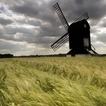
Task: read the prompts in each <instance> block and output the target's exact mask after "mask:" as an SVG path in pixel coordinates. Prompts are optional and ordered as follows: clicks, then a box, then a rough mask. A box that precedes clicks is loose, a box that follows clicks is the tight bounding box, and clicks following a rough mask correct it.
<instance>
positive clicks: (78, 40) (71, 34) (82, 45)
mask: <svg viewBox="0 0 106 106" xmlns="http://www.w3.org/2000/svg"><path fill="white" fill-rule="evenodd" d="M53 7H54V9H55V11H56V13H57V14H58V16H59V18H60V21H61V22H62V24H63V26H64V27H65V29H66V31H67V32H66V34H64V35H63V36H62V37H61V38H59V39H58V40H57V41H56V42H54V43H53V44H52V45H51V47H52V49H53V50H54V51H56V50H58V49H59V48H60V47H61V46H62V45H64V44H65V43H66V42H67V41H69V49H70V51H69V52H68V53H67V54H68V55H71V56H76V55H78V54H83V55H85V54H88V55H89V54H94V55H97V53H96V52H95V50H93V49H92V48H91V47H92V45H91V41H90V25H89V23H88V22H87V19H88V18H89V16H88V13H85V14H83V15H82V16H81V17H79V18H78V19H77V20H75V21H74V22H73V23H72V24H71V25H69V24H68V22H67V20H66V18H65V16H64V14H63V12H62V11H61V8H60V6H59V4H58V3H56V4H55V5H54V6H53Z"/></svg>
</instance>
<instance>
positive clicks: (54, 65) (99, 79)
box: [0, 57, 106, 106]
mask: <svg viewBox="0 0 106 106" xmlns="http://www.w3.org/2000/svg"><path fill="white" fill-rule="evenodd" d="M0 106H106V57H69V58H67V57H38V58H10V59H0Z"/></svg>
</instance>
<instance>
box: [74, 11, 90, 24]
mask: <svg viewBox="0 0 106 106" xmlns="http://www.w3.org/2000/svg"><path fill="white" fill-rule="evenodd" d="M88 18H89V16H88V13H87V12H86V13H84V14H83V15H82V16H80V17H79V18H77V19H76V20H75V21H74V23H75V22H78V21H81V20H83V19H85V20H87V19H88Z"/></svg>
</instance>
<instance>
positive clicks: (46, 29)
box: [0, 0, 106, 48]
mask: <svg viewBox="0 0 106 106" xmlns="http://www.w3.org/2000/svg"><path fill="white" fill-rule="evenodd" d="M3 2H4V5H6V8H7V9H8V10H9V11H11V14H16V15H17V14H18V15H21V16H23V17H24V18H21V19H20V18H16V19H14V20H15V22H14V23H13V21H12V20H3V18H1V19H0V23H1V24H2V27H3V29H1V32H0V33H1V34H0V38H2V39H4V40H10V41H15V42H16V41H17V42H27V43H28V44H30V43H35V44H36V45H40V46H42V47H44V48H49V47H50V45H51V44H52V43H53V42H54V41H55V40H57V39H58V38H59V37H61V36H62V35H64V34H65V33H66V31H65V29H64V27H63V26H62V24H61V22H60V20H59V18H58V16H57V14H56V13H55V11H54V9H53V5H54V4H55V3H57V2H58V3H59V5H60V7H61V9H62V11H63V13H64V15H65V17H66V19H67V21H68V22H69V23H72V22H73V21H74V20H76V19H77V18H78V17H79V16H81V15H82V14H83V13H85V12H88V14H89V17H90V18H89V20H90V25H91V33H92V34H94V35H96V36H98V37H97V39H96V40H99V41H102V42H104V41H103V38H105V35H104V34H103V33H101V37H99V35H97V34H98V33H99V32H100V30H99V29H98V28H97V29H95V26H97V25H98V23H99V22H100V21H101V19H102V18H103V17H104V16H106V3H105V0H9V2H8V0H3ZM18 15H17V16H18ZM105 23H106V20H102V24H101V26H102V27H103V28H105V27H106V24H105ZM13 24H14V26H15V24H18V25H17V26H16V27H13ZM4 25H8V26H4ZM23 25H24V26H23ZM27 26H31V28H28V27H27ZM92 26H93V27H92ZM98 27H99V26H98ZM94 39H95V38H94ZM93 41H95V40H93Z"/></svg>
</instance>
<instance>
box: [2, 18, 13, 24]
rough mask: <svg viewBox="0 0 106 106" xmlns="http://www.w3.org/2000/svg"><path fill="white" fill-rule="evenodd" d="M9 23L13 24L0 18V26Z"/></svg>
mask: <svg viewBox="0 0 106 106" xmlns="http://www.w3.org/2000/svg"><path fill="white" fill-rule="evenodd" d="M11 23H13V21H12V20H9V19H4V18H0V24H1V25H8V24H11Z"/></svg>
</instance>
